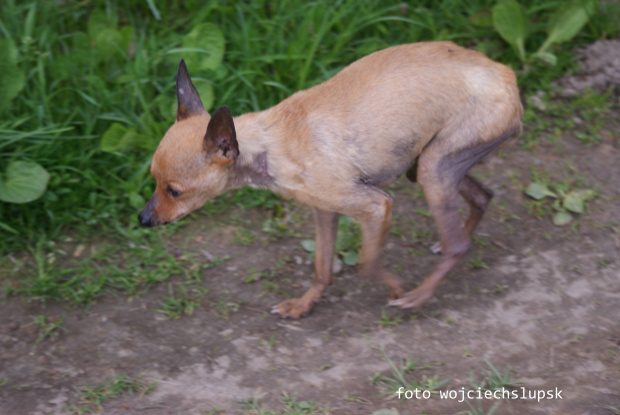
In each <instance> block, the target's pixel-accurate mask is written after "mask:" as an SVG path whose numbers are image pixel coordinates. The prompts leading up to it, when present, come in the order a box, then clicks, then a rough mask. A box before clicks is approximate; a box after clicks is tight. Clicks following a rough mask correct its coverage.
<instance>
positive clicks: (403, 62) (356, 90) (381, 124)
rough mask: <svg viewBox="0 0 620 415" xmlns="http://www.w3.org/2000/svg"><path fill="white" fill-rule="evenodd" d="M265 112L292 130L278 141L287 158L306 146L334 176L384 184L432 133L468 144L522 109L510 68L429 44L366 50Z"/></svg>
mask: <svg viewBox="0 0 620 415" xmlns="http://www.w3.org/2000/svg"><path fill="white" fill-rule="evenodd" d="M265 115H266V116H268V117H273V119H272V120H270V122H269V123H270V124H271V123H273V125H276V126H280V127H283V128H284V129H286V131H287V132H289V135H290V131H299V134H298V135H297V136H290V137H287V139H285V140H283V141H282V143H281V144H282V145H283V148H282V151H284V152H285V153H286V155H287V157H291V158H293V159H295V154H296V153H299V152H300V151H302V152H303V153H306V151H310V152H312V153H313V154H316V155H317V157H320V160H324V162H325V164H327V165H329V166H330V171H331V172H332V173H333V174H334V175H338V176H340V177H356V178H359V180H362V181H367V182H368V183H372V184H375V185H384V184H387V183H389V182H391V181H393V180H395V179H396V178H397V177H399V176H400V175H401V174H403V173H404V172H405V171H406V170H407V168H408V167H409V166H410V165H411V163H412V162H413V160H415V158H416V157H418V156H419V154H420V153H421V152H422V150H423V149H424V148H425V147H426V146H427V145H428V144H429V142H430V141H431V140H449V141H450V143H449V145H450V146H452V147H453V149H454V150H458V149H459V148H461V147H463V148H467V147H474V146H476V145H479V144H481V143H484V142H486V141H489V140H492V139H494V138H495V137H498V136H500V135H501V134H503V133H505V132H506V131H507V130H510V129H514V128H516V126H518V125H520V119H521V115H522V107H521V102H520V99H519V91H518V89H517V85H516V77H515V75H514V72H513V71H512V70H511V69H510V68H508V67H507V66H505V65H502V64H499V63H496V62H493V61H491V60H490V59H489V58H487V57H486V56H485V55H483V54H482V53H480V52H477V51H473V50H468V49H464V48H461V47H459V46H457V45H455V44H454V43H452V42H429V43H415V44H409V45H401V46H395V47H391V48H388V49H384V50H381V51H378V52H375V53H373V54H371V55H368V56H366V57H364V58H362V59H360V60H358V61H356V62H354V63H353V64H351V65H349V66H348V67H346V68H345V69H343V70H342V71H341V72H339V73H338V74H337V75H335V76H334V77H333V78H331V79H329V80H328V81H326V82H324V83H322V84H320V85H317V86H315V87H313V88H310V89H307V90H304V91H300V92H297V93H296V94H294V95H292V96H291V97H289V98H288V99H286V100H284V101H282V102H281V103H280V104H278V105H277V106H275V107H273V108H271V109H270V110H268V111H267V112H266V114H265ZM300 139H302V140H301V141H300ZM304 157H305V156H304ZM324 173H325V172H322V174H324Z"/></svg>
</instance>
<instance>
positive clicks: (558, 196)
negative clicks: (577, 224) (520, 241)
mask: <svg viewBox="0 0 620 415" xmlns="http://www.w3.org/2000/svg"><path fill="white" fill-rule="evenodd" d="M551 189H553V190H551ZM525 194H526V195H528V196H529V197H531V198H532V199H534V200H536V201H538V202H539V203H537V204H530V206H535V209H536V210H535V211H538V212H548V208H545V205H544V204H543V203H540V202H541V201H542V200H543V199H545V198H552V199H554V201H553V203H552V204H551V207H552V208H553V210H555V211H556V213H555V214H554V215H553V224H554V225H556V226H564V225H567V224H569V223H570V222H571V221H572V219H573V217H572V215H571V214H570V213H569V212H572V213H577V214H580V213H583V212H584V210H585V202H586V201H587V200H588V199H591V198H592V197H594V195H595V194H596V193H595V191H594V190H592V189H571V188H570V187H569V185H568V184H567V183H566V182H558V183H552V184H549V185H548V184H546V183H543V182H541V181H534V182H532V183H530V185H529V186H528V187H527V189H525Z"/></svg>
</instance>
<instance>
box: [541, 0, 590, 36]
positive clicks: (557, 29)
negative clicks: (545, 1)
mask: <svg viewBox="0 0 620 415" xmlns="http://www.w3.org/2000/svg"><path fill="white" fill-rule="evenodd" d="M596 3H597V2H596V1H593V0H572V1H568V2H566V3H564V4H563V5H562V6H561V7H560V8H559V9H558V11H557V12H555V13H554V14H553V16H552V17H551V20H549V37H550V38H551V39H553V40H552V41H553V42H556V43H561V42H567V41H569V40H571V39H572V38H573V37H574V36H575V35H576V34H577V33H579V31H580V30H581V28H582V27H583V26H584V25H585V24H586V23H587V22H588V19H589V18H590V16H591V15H593V14H594V11H595V8H596Z"/></svg>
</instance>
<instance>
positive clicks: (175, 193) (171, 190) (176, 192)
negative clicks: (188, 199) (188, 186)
mask: <svg viewBox="0 0 620 415" xmlns="http://www.w3.org/2000/svg"><path fill="white" fill-rule="evenodd" d="M166 192H167V193H168V194H169V195H170V196H172V197H179V196H181V191H180V190H177V189H175V188H173V187H170V186H168V188H167V189H166Z"/></svg>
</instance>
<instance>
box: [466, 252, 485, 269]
mask: <svg viewBox="0 0 620 415" xmlns="http://www.w3.org/2000/svg"><path fill="white" fill-rule="evenodd" d="M469 266H471V267H472V268H473V269H489V266H488V265H487V263H486V262H484V261H483V260H482V255H478V256H476V257H474V258H472V259H471V260H470V261H469Z"/></svg>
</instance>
